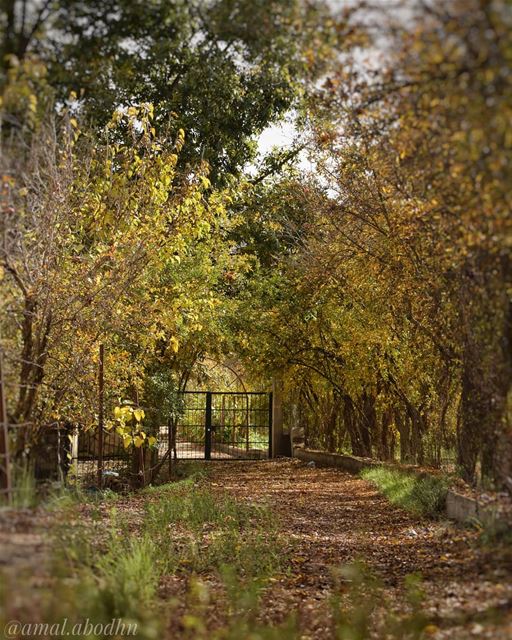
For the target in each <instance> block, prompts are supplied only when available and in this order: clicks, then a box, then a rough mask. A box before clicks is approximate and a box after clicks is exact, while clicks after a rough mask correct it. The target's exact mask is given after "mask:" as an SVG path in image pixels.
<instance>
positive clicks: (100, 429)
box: [98, 344, 105, 489]
mask: <svg viewBox="0 0 512 640" xmlns="http://www.w3.org/2000/svg"><path fill="white" fill-rule="evenodd" d="M104 356H105V349H104V346H103V344H100V361H99V368H98V487H99V488H100V489H101V488H102V487H103V404H104V395H105V383H104V377H103V370H104Z"/></svg>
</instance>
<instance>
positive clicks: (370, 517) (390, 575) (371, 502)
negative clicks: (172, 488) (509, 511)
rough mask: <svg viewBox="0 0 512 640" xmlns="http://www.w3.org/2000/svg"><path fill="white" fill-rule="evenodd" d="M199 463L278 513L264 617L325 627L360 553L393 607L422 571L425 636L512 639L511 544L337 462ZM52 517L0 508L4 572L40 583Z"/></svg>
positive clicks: (178, 584)
mask: <svg viewBox="0 0 512 640" xmlns="http://www.w3.org/2000/svg"><path fill="white" fill-rule="evenodd" d="M207 464H208V465H209V467H208V468H209V470H210V473H209V476H208V480H207V482H209V483H210V485H211V487H212V489H213V491H215V492H217V491H218V492H219V493H220V492H228V493H229V494H231V495H233V496H234V497H236V498H238V499H240V500H243V501H247V502H251V503H265V504H268V505H270V506H271V507H272V510H273V512H274V513H275V514H276V519H277V520H278V521H279V530H280V531H281V532H282V535H283V536H284V539H285V547H287V557H289V563H290V564H289V570H288V571H286V572H284V573H283V574H282V575H279V576H278V577H277V578H276V579H275V580H274V581H273V584H272V586H271V588H270V589H269V590H268V592H267V593H266V595H265V598H264V606H263V617H264V618H265V619H266V620H269V621H274V622H276V623H277V622H281V621H283V620H284V619H285V618H286V617H287V616H288V615H289V614H290V612H292V611H296V612H297V615H298V617H299V619H300V624H301V628H302V629H303V630H304V635H303V638H304V640H317V639H318V640H324V639H325V638H327V637H329V636H328V627H329V613H328V612H329V605H328V601H329V597H330V594H331V593H332V589H333V586H334V578H333V575H334V573H333V570H335V569H336V568H338V567H340V566H342V565H345V564H347V563H350V562H352V561H354V560H358V559H360V560H363V561H364V562H365V563H367V564H368V565H369V567H370V568H371V570H372V571H373V572H374V573H375V574H376V575H377V576H378V577H379V578H380V580H381V581H382V583H383V585H384V589H383V597H385V598H386V600H387V601H389V603H390V604H391V606H392V607H394V606H396V608H397V609H400V608H401V607H403V585H404V578H405V577H406V576H407V575H408V574H412V573H414V574H419V575H421V577H422V581H423V582H422V584H423V589H424V591H425V603H424V612H425V613H426V614H427V615H428V617H429V619H430V620H431V622H432V624H431V626H430V631H431V633H432V637H434V638H436V639H438V640H448V639H450V640H452V639H453V640H465V639H466V638H467V639H471V638H491V639H493V640H508V639H512V549H511V548H510V547H503V546H500V547H493V546H489V545H487V546H486V545H483V544H482V543H481V542H479V541H478V535H477V533H476V532H475V531H474V530H471V529H467V528H462V527H456V526H455V525H453V524H452V523H449V522H446V521H432V520H427V519H420V518H417V517H414V516H411V515H409V514H407V513H406V512H404V511H403V510H401V509H400V508H397V507H394V506H393V505H391V504H390V503H389V502H388V501H387V500H386V499H385V498H384V497H382V496H381V495H380V494H378V493H377V491H376V490H375V489H374V488H373V487H372V485H370V484H369V483H367V482H365V481H363V480H361V479H359V478H357V477H354V476H351V475H348V474H345V473H342V472H340V471H338V470H333V469H321V468H312V467H309V466H307V465H306V464H303V463H300V462H298V461H291V460H277V461H262V462H257V461H254V462H223V461H217V462H211V463H207ZM144 499H145V498H144V496H143V495H140V494H139V495H135V496H127V497H126V498H123V499H122V504H118V507H119V508H121V509H123V510H132V512H133V517H134V520H136V519H137V517H138V516H137V514H139V515H140V511H141V503H142V502H143V501H144ZM51 520H52V514H51V513H48V512H45V511H44V510H42V509H37V510H23V511H20V512H16V513H14V512H12V511H10V512H9V511H4V512H2V513H0V571H1V573H2V575H3V576H4V577H5V576H7V577H8V578H9V577H10V579H14V580H15V579H16V576H19V575H20V574H30V575H31V581H32V583H33V586H34V589H35V590H37V588H38V587H39V586H41V585H44V583H45V575H44V574H45V569H44V567H45V558H47V557H48V556H49V548H48V536H47V535H46V534H47V533H48V532H49V530H50V528H51ZM185 590H186V580H185V579H184V578H183V577H181V578H170V579H169V581H168V582H167V583H166V584H163V585H162V589H161V595H163V596H164V597H166V596H167V595H172V596H173V597H176V596H180V594H183V593H184V592H185ZM35 593H36V591H34V594H35ZM34 597H35V595H34ZM174 631H176V629H175V630H174ZM173 637H177V636H176V634H175V633H174V632H173ZM241 640H243V639H241Z"/></svg>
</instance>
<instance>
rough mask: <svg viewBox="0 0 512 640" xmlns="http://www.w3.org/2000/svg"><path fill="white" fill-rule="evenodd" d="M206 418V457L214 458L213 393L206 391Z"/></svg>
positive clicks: (208, 458)
mask: <svg viewBox="0 0 512 640" xmlns="http://www.w3.org/2000/svg"><path fill="white" fill-rule="evenodd" d="M205 417H206V420H205V425H204V458H205V460H211V458H212V393H211V391H207V392H206V416H205Z"/></svg>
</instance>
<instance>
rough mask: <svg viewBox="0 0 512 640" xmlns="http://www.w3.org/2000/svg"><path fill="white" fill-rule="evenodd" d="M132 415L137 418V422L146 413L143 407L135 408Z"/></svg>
mask: <svg viewBox="0 0 512 640" xmlns="http://www.w3.org/2000/svg"><path fill="white" fill-rule="evenodd" d="M133 415H134V416H135V420H137V422H140V421H141V420H142V419H143V418H144V416H145V415H146V414H145V413H144V410H143V409H135V411H134V412H133Z"/></svg>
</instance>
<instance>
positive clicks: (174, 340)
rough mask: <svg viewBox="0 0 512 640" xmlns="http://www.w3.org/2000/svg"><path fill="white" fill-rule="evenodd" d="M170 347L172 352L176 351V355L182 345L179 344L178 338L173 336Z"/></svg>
mask: <svg viewBox="0 0 512 640" xmlns="http://www.w3.org/2000/svg"><path fill="white" fill-rule="evenodd" d="M169 345H170V347H171V349H172V351H174V353H178V349H179V348H180V343H179V342H178V338H176V336H173V337H172V338H171V339H170V340H169Z"/></svg>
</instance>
